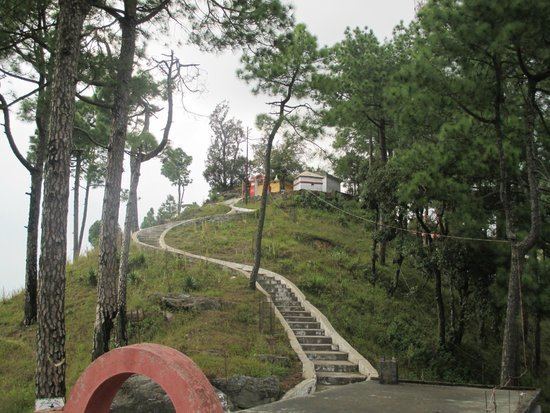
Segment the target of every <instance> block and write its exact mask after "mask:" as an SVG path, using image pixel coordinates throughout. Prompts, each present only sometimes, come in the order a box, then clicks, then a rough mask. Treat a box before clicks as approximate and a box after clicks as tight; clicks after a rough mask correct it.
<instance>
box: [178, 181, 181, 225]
mask: <svg viewBox="0 0 550 413" xmlns="http://www.w3.org/2000/svg"><path fill="white" fill-rule="evenodd" d="M180 214H181V184H180V183H179V182H178V217H179V216H180Z"/></svg>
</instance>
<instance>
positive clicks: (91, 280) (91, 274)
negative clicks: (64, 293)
mask: <svg viewBox="0 0 550 413" xmlns="http://www.w3.org/2000/svg"><path fill="white" fill-rule="evenodd" d="M88 285H90V286H91V287H95V286H96V285H97V271H96V269H95V268H90V270H89V271H88Z"/></svg>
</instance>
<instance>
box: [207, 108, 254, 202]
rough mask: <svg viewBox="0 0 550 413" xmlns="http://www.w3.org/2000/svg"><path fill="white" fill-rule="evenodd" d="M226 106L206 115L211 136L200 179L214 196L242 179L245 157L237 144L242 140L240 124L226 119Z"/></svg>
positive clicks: (238, 121)
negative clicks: (203, 179) (208, 119)
mask: <svg viewBox="0 0 550 413" xmlns="http://www.w3.org/2000/svg"><path fill="white" fill-rule="evenodd" d="M228 113H229V104H228V103H227V102H225V101H224V102H221V103H219V104H218V105H217V106H216V108H215V109H214V111H213V112H212V113H211V114H210V129H211V131H212V137H211V141H210V146H209V147H208V151H207V155H206V163H205V170H204V172H203V175H204V178H205V179H206V181H207V182H208V184H209V185H210V188H211V191H212V192H214V193H219V192H225V191H228V190H230V189H233V188H234V187H235V186H236V185H238V184H239V183H240V182H241V181H242V179H243V177H244V164H245V161H246V160H245V158H244V157H243V156H242V155H241V145H243V144H244V142H245V141H246V139H247V138H246V133H245V131H244V128H243V125H242V122H241V121H240V120H236V119H234V118H232V119H229V118H228Z"/></svg>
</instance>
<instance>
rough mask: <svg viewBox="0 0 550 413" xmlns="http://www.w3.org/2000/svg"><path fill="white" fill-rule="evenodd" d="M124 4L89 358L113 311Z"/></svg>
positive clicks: (125, 55) (98, 348)
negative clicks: (94, 317)
mask: <svg viewBox="0 0 550 413" xmlns="http://www.w3.org/2000/svg"><path fill="white" fill-rule="evenodd" d="M125 7H126V10H125V17H124V18H122V20H121V21H120V26H121V30H122V43H121V48H120V56H119V58H118V63H117V81H116V87H115V91H114V105H113V110H112V116H113V120H112V125H111V136H110V139H109V152H108V156H107V173H106V178H105V193H104V196H103V211H102V215H101V232H100V237H99V271H98V284H97V307H96V319H95V325H94V340H93V350H92V359H94V360H95V359H96V358H97V357H99V356H101V355H102V354H103V353H105V352H107V351H109V340H110V338H111V330H112V328H113V322H114V319H115V317H116V312H117V274H118V271H117V270H118V267H119V263H118V251H117V234H118V210H119V207H120V187H121V178H122V168H123V161H124V145H125V141H126V128H127V125H128V110H129V90H130V81H131V79H132V69H133V64H134V54H135V48H136V0H129V1H127V2H125Z"/></svg>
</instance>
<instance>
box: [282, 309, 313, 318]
mask: <svg viewBox="0 0 550 413" xmlns="http://www.w3.org/2000/svg"><path fill="white" fill-rule="evenodd" d="M279 311H281V310H279ZM281 314H282V315H284V316H285V317H287V316H289V317H311V313H310V312H309V311H281Z"/></svg>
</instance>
